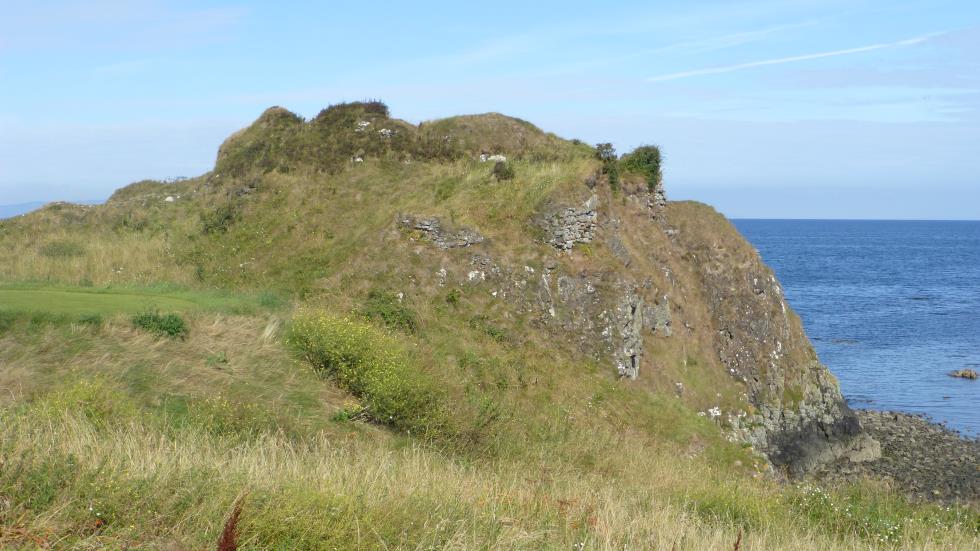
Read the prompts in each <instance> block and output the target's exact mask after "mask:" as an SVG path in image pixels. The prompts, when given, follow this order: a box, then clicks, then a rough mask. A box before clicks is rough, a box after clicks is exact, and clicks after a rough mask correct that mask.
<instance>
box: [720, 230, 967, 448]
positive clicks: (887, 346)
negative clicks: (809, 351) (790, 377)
mask: <svg viewBox="0 0 980 551" xmlns="http://www.w3.org/2000/svg"><path fill="white" fill-rule="evenodd" d="M733 223H734V224H735V226H736V227H737V228H738V230H739V231H740V232H741V233H742V235H744V236H745V237H746V238H747V239H748V240H749V241H750V242H751V243H752V244H753V245H754V246H755V247H756V249H757V250H758V251H759V253H760V255H761V256H762V258H763V260H764V261H765V262H766V263H767V264H768V265H769V266H770V267H772V269H773V270H774V271H775V272H776V277H778V278H779V281H780V282H781V283H782V286H783V289H784V290H785V294H786V299H787V301H788V302H789V304H790V306H792V308H793V309H794V310H795V311H796V313H797V314H799V316H800V318H801V319H802V320H803V326H804V328H805V329H806V332H807V335H808V336H809V337H810V340H811V341H812V342H813V346H814V348H816V351H817V355H818V356H819V357H820V360H821V361H822V362H823V363H824V364H826V365H827V367H829V368H830V370H831V371H832V372H833V373H834V375H836V376H837V378H838V380H839V381H840V385H841V390H842V392H843V394H844V397H845V398H846V399H847V401H848V403H849V404H850V405H851V406H852V407H854V408H860V409H873V410H887V411H904V412H909V413H917V414H924V415H925V416H926V417H928V418H930V419H931V420H933V421H935V422H938V423H943V424H945V425H946V426H948V427H949V428H951V429H954V430H957V431H959V432H960V433H962V434H964V435H966V436H970V437H974V438H976V437H980V380H967V379H959V378H953V377H950V376H948V375H947V374H948V373H949V372H950V371H953V370H957V369H963V368H971V369H974V370H976V371H980V221H963V222H958V221H877V220H875V221H870V220H733Z"/></svg>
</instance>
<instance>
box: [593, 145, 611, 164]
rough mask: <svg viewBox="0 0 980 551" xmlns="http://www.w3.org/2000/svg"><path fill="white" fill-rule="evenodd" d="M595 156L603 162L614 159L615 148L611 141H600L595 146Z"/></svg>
mask: <svg viewBox="0 0 980 551" xmlns="http://www.w3.org/2000/svg"><path fill="white" fill-rule="evenodd" d="M595 156H596V158H597V159H599V160H600V161H602V162H603V163H608V162H611V161H615V160H616V149H615V148H614V147H613V144H611V143H600V144H596V146H595Z"/></svg>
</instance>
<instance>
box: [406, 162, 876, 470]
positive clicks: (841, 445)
mask: <svg viewBox="0 0 980 551" xmlns="http://www.w3.org/2000/svg"><path fill="white" fill-rule="evenodd" d="M532 223H533V225H534V227H535V228H536V229H537V230H538V232H537V235H536V240H537V241H538V242H539V243H542V244H545V245H547V249H546V250H548V251H550V253H547V254H545V255H544V256H543V257H542V256H537V255H530V256H524V257H521V256H517V255H514V254H513V253H512V252H510V251H508V252H502V251H501V250H500V248H498V247H494V246H493V243H492V242H491V243H488V244H484V245H483V246H480V245H476V242H474V246H472V247H470V246H468V245H467V246H464V247H462V248H460V249H457V250H456V251H454V254H453V255H451V256H449V257H445V256H444V257H443V258H442V259H441V260H439V262H440V268H439V270H440V271H439V273H440V274H441V276H440V277H441V278H442V280H441V283H440V284H441V285H454V284H458V285H462V286H465V287H467V288H479V289H484V290H487V291H488V292H491V293H492V294H493V296H494V297H495V298H497V299H499V300H501V301H503V302H505V303H507V304H509V305H510V307H511V308H513V309H514V314H515V315H529V316H530V317H531V318H532V319H533V320H534V323H535V326H536V327H538V328H540V329H542V330H545V331H548V332H550V333H551V334H552V335H553V337H554V338H555V339H556V344H555V346H561V345H560V344H558V343H560V342H561V341H562V340H564V341H566V342H568V344H570V345H572V346H574V347H576V348H577V349H578V350H579V351H580V352H581V353H584V354H587V355H589V356H591V357H593V358H594V359H596V360H597V361H599V362H600V363H602V364H603V365H605V366H607V368H608V369H609V371H610V372H612V373H615V375H616V376H618V377H620V378H621V379H623V380H624V384H634V385H641V386H646V387H648V388H650V390H651V391H653V392H673V393H675V394H676V395H677V396H678V398H679V399H682V400H684V401H686V402H687V403H690V404H692V405H694V406H696V407H698V408H699V409H701V410H702V414H703V415H705V416H710V417H711V418H713V419H715V420H716V422H717V423H719V424H720V425H721V426H722V429H723V430H725V431H727V432H728V433H729V435H730V438H732V439H738V440H741V441H743V442H746V443H749V444H751V445H752V446H753V447H754V448H755V449H756V450H757V451H759V452H761V453H763V454H765V455H766V456H767V457H768V458H769V460H770V462H771V463H772V464H773V465H774V466H776V467H780V468H783V469H785V470H786V471H787V472H788V473H789V474H791V475H802V474H806V473H808V472H810V471H812V470H813V469H815V468H817V467H819V466H820V465H823V464H825V463H827V462H829V461H832V460H835V459H840V458H846V459H850V460H852V461H865V460H869V459H874V458H876V457H877V456H878V455H879V454H880V450H879V447H878V444H877V442H875V441H873V440H872V439H871V438H869V437H868V436H867V435H866V434H865V433H864V432H863V431H862V429H861V426H860V424H859V422H858V420H857V418H856V416H855V415H854V413H853V412H852V411H851V410H850V409H849V408H848V406H847V405H846V404H845V402H844V400H843V398H842V396H841V393H840V390H839V388H838V386H837V382H836V381H835V379H834V377H833V376H832V375H831V374H830V372H829V371H828V370H827V368H826V367H825V366H823V365H821V364H820V363H819V361H818V360H817V357H816V354H815V352H814V350H813V348H812V346H811V345H810V342H809V341H808V339H807V337H806V335H805V334H804V332H803V329H802V326H801V323H800V320H799V318H798V317H797V316H796V315H795V314H794V313H793V311H792V309H791V308H790V307H789V306H788V305H787V303H786V301H785V299H784V297H783V293H782V289H781V288H780V286H779V283H778V282H777V281H776V278H775V276H774V275H773V273H772V271H771V270H770V269H769V268H768V267H767V266H765V264H764V263H763V262H762V261H761V259H760V258H759V255H758V253H757V252H756V251H755V249H754V248H753V247H752V246H751V245H750V244H749V243H747V242H746V241H745V240H744V239H743V238H742V236H741V235H740V234H739V233H738V232H737V231H736V230H735V228H734V227H733V226H732V225H731V224H730V223H729V222H728V221H727V220H725V219H724V217H722V216H721V215H720V214H718V213H717V212H715V211H714V210H713V209H711V208H710V207H707V206H705V205H701V204H697V203H691V202H682V203H675V202H666V201H665V200H664V190H663V188H662V187H660V186H657V187H655V188H654V189H652V190H651V189H647V188H646V187H645V186H643V185H638V184H637V185H631V184H630V182H629V181H628V180H627V181H626V182H625V183H624V185H623V186H622V187H621V188H620V189H618V190H615V191H614V190H612V189H611V188H610V187H609V186H608V184H607V183H605V182H603V181H602V178H601V177H599V176H595V175H593V176H590V177H587V178H585V179H584V181H583V182H581V183H580V184H579V185H577V186H573V187H572V188H571V190H570V192H569V191H566V192H565V193H563V194H561V195H557V196H553V197H552V198H551V199H550V200H549V201H546V202H545V203H544V204H543V206H542V207H541V208H540V209H539V212H537V214H536V215H535V217H534V219H533V221H532ZM416 227H418V226H416ZM462 231H463V232H464V233H465V232H472V233H476V234H477V235H479V233H477V232H482V231H483V229H481V228H468V229H464V230H462ZM423 240H429V241H431V242H432V244H433V245H435V246H436V248H440V247H441V248H443V249H445V247H444V246H443V245H441V243H442V242H443V241H442V238H441V237H439V236H436V237H431V236H423ZM481 242H482V241H481ZM495 249H496V250H495ZM542 258H543V261H542ZM460 261H462V265H459V264H457V262H460ZM454 264H455V266H454ZM534 266H538V268H535V267H534ZM454 277H455V280H454Z"/></svg>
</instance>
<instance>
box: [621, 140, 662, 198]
mask: <svg viewBox="0 0 980 551" xmlns="http://www.w3.org/2000/svg"><path fill="white" fill-rule="evenodd" d="M622 163H623V168H625V169H626V170H629V171H630V172H637V173H639V174H642V175H643V176H644V177H646V180H647V188H648V189H649V190H650V191H653V190H654V189H655V188H656V187H657V186H658V185H660V183H661V182H662V181H663V171H662V166H661V165H662V158H661V155H660V148H659V147H657V146H655V145H644V146H640V147H637V148H636V149H634V150H633V152H632V153H630V154H629V155H626V156H625V157H623V160H622Z"/></svg>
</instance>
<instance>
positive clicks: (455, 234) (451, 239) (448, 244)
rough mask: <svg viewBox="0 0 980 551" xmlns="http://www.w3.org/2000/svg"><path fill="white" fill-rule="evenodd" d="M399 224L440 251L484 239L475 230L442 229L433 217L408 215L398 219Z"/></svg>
mask: <svg viewBox="0 0 980 551" xmlns="http://www.w3.org/2000/svg"><path fill="white" fill-rule="evenodd" d="M399 224H401V225H402V227H404V228H408V229H412V230H415V231H418V232H421V234H422V236H423V237H424V238H425V239H427V240H428V241H431V242H432V243H433V244H434V245H435V246H437V247H439V248H440V249H455V248H457V247H469V246H470V245H476V244H478V243H483V241H484V239H485V238H484V237H483V236H482V235H480V233H479V232H477V231H476V230H471V229H469V228H460V229H457V230H455V231H450V230H447V229H445V228H443V227H442V222H441V221H440V220H439V219H438V218H435V217H431V218H424V217H415V216H410V215H403V216H400V217H399Z"/></svg>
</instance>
